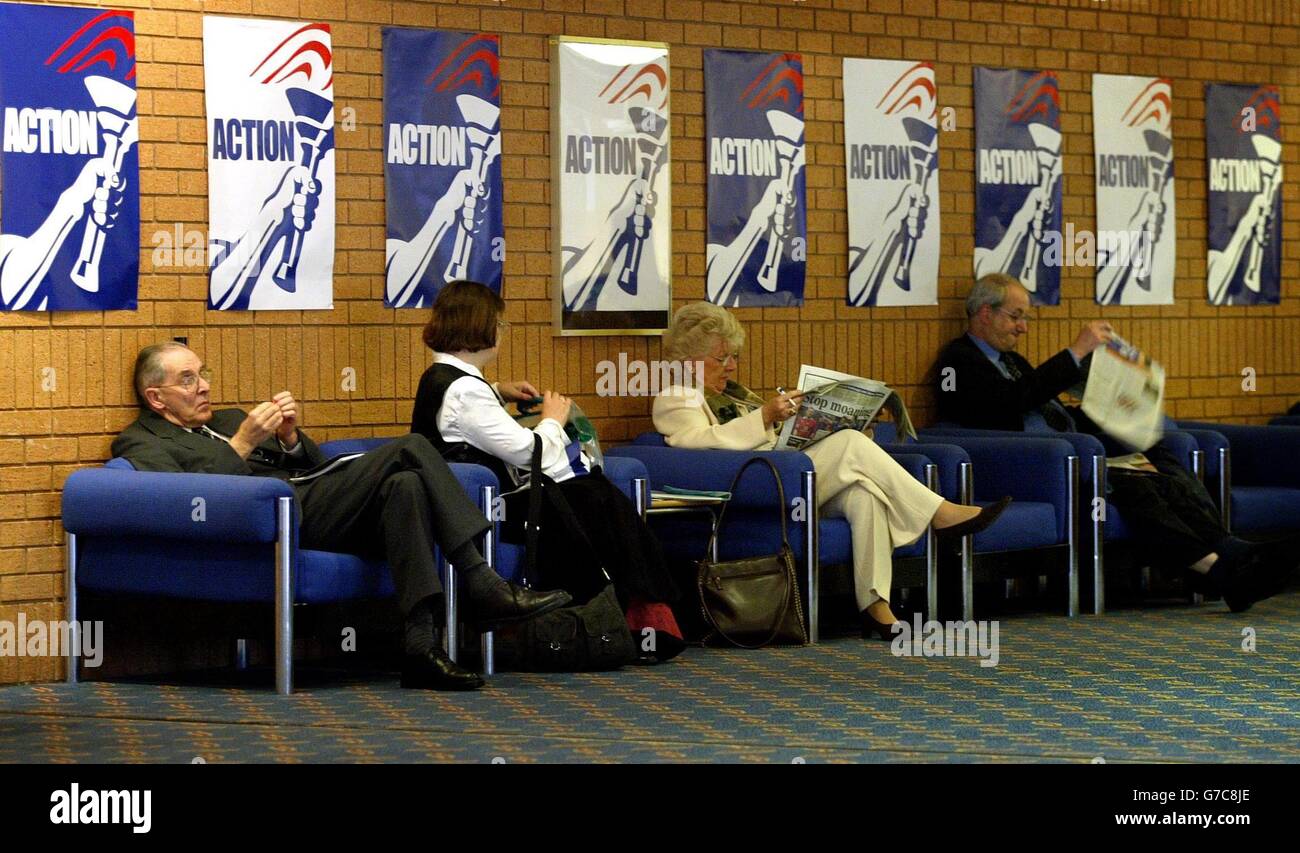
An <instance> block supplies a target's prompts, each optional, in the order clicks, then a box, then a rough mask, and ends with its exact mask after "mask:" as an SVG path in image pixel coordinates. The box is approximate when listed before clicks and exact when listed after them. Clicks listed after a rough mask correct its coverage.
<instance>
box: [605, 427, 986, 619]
mask: <svg viewBox="0 0 1300 853" xmlns="http://www.w3.org/2000/svg"><path fill="white" fill-rule="evenodd" d="M949 450H951V451H955V452H956V453H958V454H960V451H956V449H955V448H949ZM893 455H894V458H895V459H896V460H897V461H898V463H899V464H900V465H902V466H903V467H904V469H906V470H907V471H908V472H909V473H910V474H912V476H914V477H916V478H917V479H918V480H920V481H921V482H923V483H926V484H927V486H928V487H929V488H931V489H932V490H934V491H940V488H941V472H940V470H939V466H938V465H936V464H935V463H934V462H933V461H932V460H931V459H930V458H929V457H928V455H925V450H924V449H918V451H917V452H905V453H904V452H897V453H894V454H893ZM961 455H962V457H963V459H964V454H961ZM754 456H765V457H767V458H769V459H770V460H771V461H772V463H773V465H774V466H776V469H777V471H778V473H779V474H780V477H781V484H782V488H783V489H784V491H785V496H786V500H787V502H789V503H790V504H791V505H792V506H791V508H790V509H788V510H787V511H788V512H791V513H792V515H794V517H795V527H796V529H797V531H798V533H797V535H796V536H795V537H794V538H793V541H791V543H790V545H791V548H792V549H793V550H794V552H795V558H796V559H797V560H799V561H800V562H801V563H802V564H803V566H804V567H805V572H806V574H805V588H804V598H805V599H806V606H807V611H808V615H807V620H808V636H809V639H810V640H811V641H812V642H817V641H818V639H819V637H820V606H819V597H820V592H821V570H822V567H824V566H833V565H851V564H852V559H853V558H852V554H853V551H852V540H851V538H850V535H849V525H848V522H847V521H845V520H844V519H842V518H822V517H821V515H820V513H819V512H818V510H817V475H816V472H815V471H814V470H813V466H812V460H810V459H809V458H808V457H807V456H806V455H805V454H803V453H798V452H792V451H783V452H754V451H738V450H687V449H681V448H671V447H668V446H667V445H666V444H665V443H664V440H663V436H661V435H660V434H658V433H654V432H648V433H643V434H642V435H640V436H638V437H637V439H636V440H635V441H634V443H633V444H631V445H624V446H622V447H616V448H613V449H611V450H609V451H608V452H607V458H610V457H624V458H634V459H638V460H640V461H641V462H643V463H644V464H645V467H646V469H647V470H648V471H649V476H650V485H651V487H652V488H655V489H662V488H663V487H664V486H667V485H671V486H677V487H680V488H686V489H707V490H725V489H728V488H730V487H731V482H732V480H733V479H734V478H735V475H736V471H737V470H739V468H740V466H741V465H743V464H744V463H745V462H746V461H747V460H749V459H751V458H753V457H754ZM954 464H955V463H954ZM796 499H798V500H799V501H800V503H799V504H798V505H797V506H798V511H797V512H795V511H794V507H795V504H794V502H795V500H796ZM776 503H777V494H776V487H775V486H774V485H773V483H772V481H771V478H770V477H767V476H764V475H763V474H762V472H761V471H757V470H753V469H751V470H750V471H749V472H748V473H746V475H745V479H744V480H743V481H742V482H741V484H740V487H739V488H738V489H737V490H736V492H735V493H734V494H733V495H732V499H731V502H730V503H729V505H728V508H727V518H726V522H725V529H724V530H723V532H722V536H720V537H719V544H718V552H719V557H721V558H722V559H738V558H742V557H749V556H756V555H759V554H765V553H773V552H775V550H776V546H777V544H778V542H779V539H780V530H779V527H778V526H777V524H776V523H775V522H774V521H773V507H775V506H776ZM661 539H662V540H663V542H664V547H665V549H666V550H667V551H668V552H669V553H670V554H674V555H675V556H680V557H685V558H687V559H690V560H695V559H698V558H699V557H700V556H702V552H703V549H704V547H705V541H706V539H707V534H700V535H696V536H690V535H688V529H687V528H685V527H684V526H683V525H678V526H677V527H675V528H674V529H673V530H672V531H670V535H664V536H661ZM894 558H895V563H894V580H895V586H904V585H905V586H911V585H920V584H921V583H924V585H925V587H926V591H927V597H928V599H929V605H930V612H931V613H934V612H936V610H937V607H938V599H937V590H938V572H939V561H938V549H937V547H936V545H935V542H934V535H933V532H932V531H930V532H927V533H926V535H924V536H922V537H921V539H919V540H918V541H917V542H915V543H913V544H912V545H909V546H906V547H903V548H899V549H896V550H895V552H894Z"/></svg>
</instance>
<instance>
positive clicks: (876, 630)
mask: <svg viewBox="0 0 1300 853" xmlns="http://www.w3.org/2000/svg"><path fill="white" fill-rule="evenodd" d="M858 620H859V621H860V622H861V623H862V639H864V640H870V639H871V638H872V636H873V635H876V634H879V635H880V639H882V640H884V641H885V642H892V641H893V639H894V637H896V636H898V635H897V634H895V633H894V625H895V624H896V623H894V622H891V623H889V624H888V625H886V624H885V623H884V622H877V621H876V618H875V617H874V616H872V615H871V614H870V613H868V612H867V611H865V610H863V611H862V612H861V613H859V614H858Z"/></svg>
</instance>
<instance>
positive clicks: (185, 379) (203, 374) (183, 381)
mask: <svg viewBox="0 0 1300 853" xmlns="http://www.w3.org/2000/svg"><path fill="white" fill-rule="evenodd" d="M200 379H202V380H203V381H204V382H206V383H208V384H209V385H211V384H212V370H211V369H209V368H207V367H202V368H199V372H198V373H189V372H186V373H182V374H181V378H180V380H179V381H177V382H169V383H168V384H166V385H155V386H153V387H155V388H184V389H185V390H186V391H193V390H194V388H195V387H197V386H198V384H199V380H200Z"/></svg>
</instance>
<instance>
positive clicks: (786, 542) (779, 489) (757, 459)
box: [704, 456, 790, 554]
mask: <svg viewBox="0 0 1300 853" xmlns="http://www.w3.org/2000/svg"><path fill="white" fill-rule="evenodd" d="M758 463H762V464H763V465H766V466H767V470H768V471H770V472H771V473H772V479H773V480H775V481H776V495H777V500H778V503H777V513H778V515H779V517H780V519H781V545H782V546H784V547H785V549H786V550H789V549H790V537H789V535H788V534H787V532H786V526H785V487H784V486H782V485H781V475H780V473H778V472H777V470H776V466H775V465H773V464H772V460H770V459H768V458H767V457H765V456H753V457H750V458H749V459H747V460H746V461H745V464H744V465H741V466H740V470H739V471H737V472H736V476H735V477H733V478H732V480H731V489H730V490H729V491H730V492H731V494H732V495H733V496H734V495H735V494H736V488H737V487H738V486H739V485H740V478H741V477H743V476H744V474H745V470H746V469H747V468H749V466H750V465H755V464H758ZM730 506H731V502H730V501H727V502H726V503H724V504H723V505H722V510H721V511H720V512H719V513H718V521H717V523H716V524H714V525H713V533H712V534H710V535H709V545H708V549H707V550H706V551H705V552H704V553H705V554H712V553H713V543H714V542H715V541H717V538H718V531H720V530H721V529H722V519H723V518H724V517H725V516H726V514H727V508H728V507H730Z"/></svg>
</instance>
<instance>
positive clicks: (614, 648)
mask: <svg viewBox="0 0 1300 853" xmlns="http://www.w3.org/2000/svg"><path fill="white" fill-rule="evenodd" d="M530 467H531V473H530V475H529V481H528V524H527V525H526V531H527V535H526V546H525V547H526V552H525V558H524V576H523V582H524V585H526V586H527V585H529V584H530V583H531V582H532V581H533V580H534V579H536V578H537V577H538V563H539V561H540V560H542V559H546V560H560V559H565V558H566V555H565V554H545V555H543V554H539V539H540V535H541V524H542V518H543V506H542V504H543V502H544V501H545V502H549V506H548V507H547V509H548V510H549V511H548V512H546V513H545V516H546V517H547V518H550V519H551V523H556V524H563V525H565V527H566V531H565V532H566V534H567V536H566V538H567V539H568V540H569V541H572V542H574V543H575V544H577V545H579V546H580V547H583V548H585V550H586V552H587V553H588V554H590V555H591V556H592V557H593V558H594V559H595V560H596V563H597V565H599V558H598V557H596V556H595V549H594V548H593V547H592V545H591V542H590V540H588V539H587V534H586V533H585V532H584V531H583V529H582V524H581V522H579V520H578V518H577V517H576V515H575V514H574V512H573V508H572V507H571V506H570V505H569V502H568V499H567V498H565V497H564V493H563V492H562V491H561V490H560V487H559V484H558V483H556V482H555V481H554V480H552V479H551V478H550V477H548V476H546V475H545V474H543V473H542V439H541V436H533V458H532V464H531V466H530ZM567 556H572V555H567ZM600 572H601V574H602V575H604V578H603V580H604V586H603V587H601V588H600V591H599V592H597V593H596V594H595V595H594V596H592V597H591V598H590V599H589V600H588V601H587V602H586V603H584V604H575V605H570V606H569V607H561V608H560V609H559V610H552V611H551V612H550V613H543V614H542V615H541V616H538V617H536V618H534V619H530V620H528V621H527V622H523V623H520V624H519V625H518V626H515V627H514V628H513V629H511V630H508V631H502V632H499V634H498V640H497V655H498V657H499V658H500V661H501V667H502V668H503V669H513V670H517V671H523V672H592V671H599V670H609V669H618V668H619V667H621V666H623V665H624V664H628V663H632V662H633V661H635V660H636V659H637V648H636V641H635V640H634V639H633V638H632V632H631V631H630V630H629V629H628V627H627V620H626V619H625V618H624V616H623V608H622V607H621V606H620V605H619V603H618V596H617V595H615V593H614V585H613V584H611V583H610V582H609V575H608V573H606V572H605V571H604V569H603V568H602V569H600ZM542 574H543V575H544V574H546V573H545V572H543V573H542ZM550 574H555V573H553V572H552V573H550Z"/></svg>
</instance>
